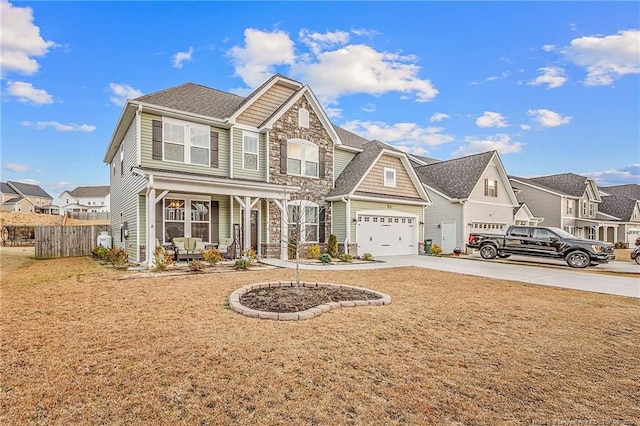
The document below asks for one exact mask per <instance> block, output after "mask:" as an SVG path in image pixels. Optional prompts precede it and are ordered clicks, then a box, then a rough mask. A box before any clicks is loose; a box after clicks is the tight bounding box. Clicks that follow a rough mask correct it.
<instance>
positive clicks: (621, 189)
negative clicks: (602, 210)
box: [600, 183, 640, 200]
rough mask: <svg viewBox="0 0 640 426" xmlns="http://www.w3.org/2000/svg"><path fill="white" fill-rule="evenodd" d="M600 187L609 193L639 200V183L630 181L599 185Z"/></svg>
mask: <svg viewBox="0 0 640 426" xmlns="http://www.w3.org/2000/svg"><path fill="white" fill-rule="evenodd" d="M600 189H601V190H603V191H604V192H607V193H609V194H614V195H620V196H623V197H627V198H633V199H634V200H640V185H638V184H637V183H630V184H627V185H614V186H601V187H600ZM603 199H604V198H603Z"/></svg>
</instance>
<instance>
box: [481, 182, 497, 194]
mask: <svg viewBox="0 0 640 426" xmlns="http://www.w3.org/2000/svg"><path fill="white" fill-rule="evenodd" d="M484 195H485V196H486V197H497V196H498V181H497V180H493V179H485V180H484Z"/></svg>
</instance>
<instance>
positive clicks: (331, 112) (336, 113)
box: [324, 106, 342, 119]
mask: <svg viewBox="0 0 640 426" xmlns="http://www.w3.org/2000/svg"><path fill="white" fill-rule="evenodd" d="M324 112H325V113H326V114H327V117H329V118H332V119H335V118H340V116H341V115H342V108H336V107H331V106H327V107H325V108H324Z"/></svg>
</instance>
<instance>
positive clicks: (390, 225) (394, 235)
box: [356, 214, 418, 256]
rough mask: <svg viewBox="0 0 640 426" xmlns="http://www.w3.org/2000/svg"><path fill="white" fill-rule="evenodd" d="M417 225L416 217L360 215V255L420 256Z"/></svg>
mask: <svg viewBox="0 0 640 426" xmlns="http://www.w3.org/2000/svg"><path fill="white" fill-rule="evenodd" d="M417 225H418V224H417V218H416V217H402V216H391V215H389V216H385V215H369V214H363V215H358V226H357V229H356V241H357V242H358V255H359V256H362V255H363V254H364V253H371V254H372V255H374V256H393V255H399V254H418V242H417V239H418V231H417Z"/></svg>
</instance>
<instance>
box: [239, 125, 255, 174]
mask: <svg viewBox="0 0 640 426" xmlns="http://www.w3.org/2000/svg"><path fill="white" fill-rule="evenodd" d="M242 152H243V160H242V161H243V168H245V169H247V170H258V134H257V133H254V132H247V131H244V132H242Z"/></svg>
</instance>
